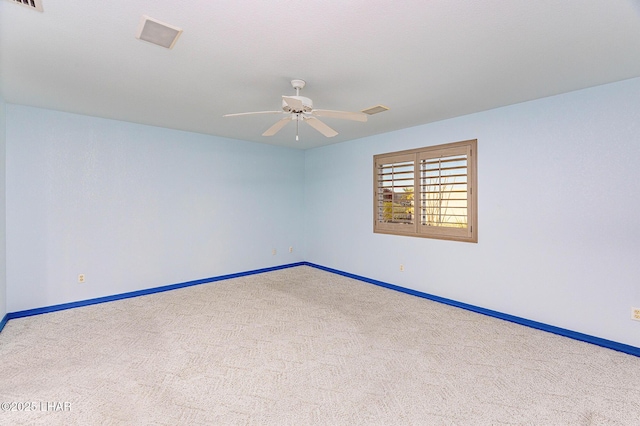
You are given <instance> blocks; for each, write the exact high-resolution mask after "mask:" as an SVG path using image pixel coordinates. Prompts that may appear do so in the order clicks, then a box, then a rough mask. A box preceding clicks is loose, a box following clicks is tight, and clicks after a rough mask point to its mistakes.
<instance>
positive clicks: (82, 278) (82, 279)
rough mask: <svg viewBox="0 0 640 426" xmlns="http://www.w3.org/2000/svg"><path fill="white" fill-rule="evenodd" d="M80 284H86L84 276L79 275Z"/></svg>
mask: <svg viewBox="0 0 640 426" xmlns="http://www.w3.org/2000/svg"><path fill="white" fill-rule="evenodd" d="M78 282H79V283H83V282H84V274H80V275H78Z"/></svg>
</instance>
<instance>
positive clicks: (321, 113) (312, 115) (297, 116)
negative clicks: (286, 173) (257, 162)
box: [223, 80, 367, 140]
mask: <svg viewBox="0 0 640 426" xmlns="http://www.w3.org/2000/svg"><path fill="white" fill-rule="evenodd" d="M305 84H306V83H305V82H304V80H291V85H292V86H293V88H294V89H296V94H295V96H282V111H256V112H241V113H237V114H226V115H223V117H236V116H239V115H252V114H284V115H285V117H283V118H282V119H280V120H279V121H276V123H275V124H274V125H273V126H271V127H269V128H268V129H267V131H265V132H264V133H263V134H262V136H273V135H275V134H276V133H278V132H279V131H280V130H281V129H282V128H283V127H284V126H286V125H287V123H289V122H290V121H295V122H296V140H299V138H298V123H300V122H301V121H304V122H306V123H307V124H308V125H310V126H311V127H313V128H314V129H316V130H317V131H319V132H320V133H322V134H323V135H325V136H326V137H328V138H332V137H334V136H335V135H337V134H338V132H336V131H335V130H333V129H332V128H331V127H329V126H327V125H326V124H324V123H323V122H322V121H320V120H318V119H317V118H316V117H330V118H340V119H343V120H352V121H362V122H364V121H367V114H365V113H362V112H347V111H332V110H328V109H313V102H312V101H311V99H309V98H305V97H304V96H300V89H302V88H303V87H304V86H305Z"/></svg>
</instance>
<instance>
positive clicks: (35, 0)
mask: <svg viewBox="0 0 640 426" xmlns="http://www.w3.org/2000/svg"><path fill="white" fill-rule="evenodd" d="M9 1H10V2H12V3H16V4H21V5H23V6H26V7H28V8H29V9H33V10H37V11H38V12H43V10H42V0H9Z"/></svg>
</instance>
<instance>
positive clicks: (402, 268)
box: [400, 263, 404, 272]
mask: <svg viewBox="0 0 640 426" xmlns="http://www.w3.org/2000/svg"><path fill="white" fill-rule="evenodd" d="M400 272H404V265H403V264H402V263H401V264H400Z"/></svg>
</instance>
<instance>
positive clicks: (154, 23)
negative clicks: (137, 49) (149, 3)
mask: <svg viewBox="0 0 640 426" xmlns="http://www.w3.org/2000/svg"><path fill="white" fill-rule="evenodd" d="M180 34H182V29H181V28H178V27H174V26H173V25H169V24H165V23H164V22H160V21H158V20H157V19H153V18H150V17H148V16H146V15H143V16H142V19H141V20H140V27H139V28H138V34H137V35H136V37H137V38H139V39H140V40H144V41H147V42H149V43H153V44H157V45H158V46H162V47H166V48H167V49H171V48H172V47H173V46H174V45H175V44H176V41H178V37H180Z"/></svg>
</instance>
